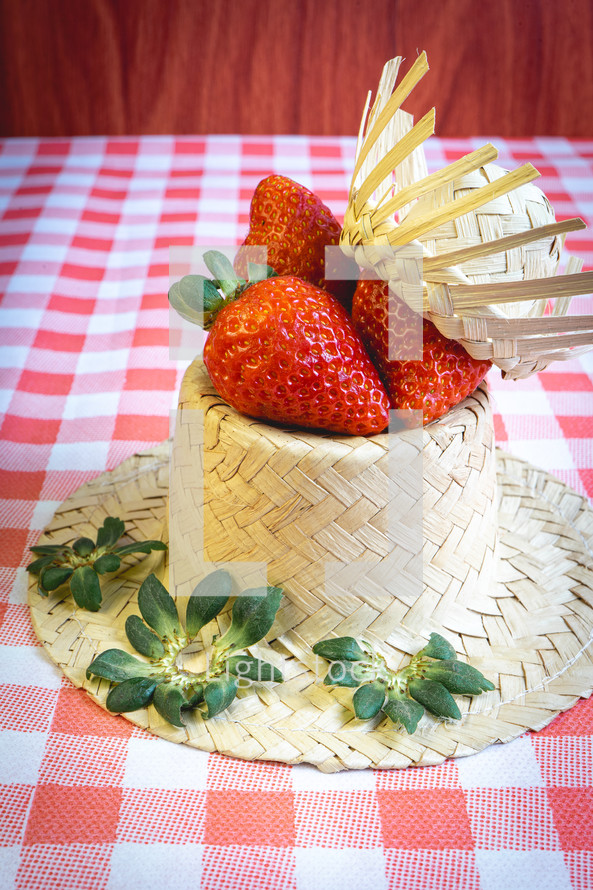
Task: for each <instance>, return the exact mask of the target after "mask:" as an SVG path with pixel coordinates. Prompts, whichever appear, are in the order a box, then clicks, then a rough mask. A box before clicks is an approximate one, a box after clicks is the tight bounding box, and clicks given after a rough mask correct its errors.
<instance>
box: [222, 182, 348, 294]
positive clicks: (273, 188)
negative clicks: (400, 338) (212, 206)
mask: <svg viewBox="0 0 593 890" xmlns="http://www.w3.org/2000/svg"><path fill="white" fill-rule="evenodd" d="M340 231H341V226H340V224H339V222H338V221H337V219H336V218H335V217H334V215H333V214H332V212H331V210H329V208H328V207H326V206H325V204H323V203H322V201H321V200H320V199H319V198H318V197H317V195H315V194H313V192H310V191H309V189H307V188H305V187H304V186H303V185H299V184H298V183H297V182H294V181H293V180H292V179H289V178H288V177H287V176H279V175H273V176H268V177H266V179H262V181H261V182H260V183H259V185H258V186H257V188H256V189H255V192H254V193H253V198H252V199H251V210H250V214H249V232H248V234H247V237H246V238H245V241H244V242H243V245H242V246H249V245H261V246H266V247H267V248H268V257H267V262H268V265H270V266H271V267H272V268H273V269H274V271H275V272H276V274H277V275H296V276H297V277H298V278H302V279H303V281H309V282H311V284H315V285H316V286H317V287H321V288H323V289H324V290H327V291H329V292H330V293H332V294H333V295H334V296H335V297H337V299H338V300H340V302H341V303H343V305H345V306H346V308H349V307H350V305H351V303H352V294H353V293H354V288H355V286H356V279H357V278H358V266H357V265H356V264H355V263H354V261H353V260H351V259H348V258H347V257H345V256H344V255H343V254H342V253H341V252H338V251H337V250H336V251H332V277H331V278H330V279H326V278H325V247H326V246H334V247H335V246H337V245H338V244H339V243H340ZM334 254H335V256H333V255H334ZM235 269H236V271H237V274H239V275H240V276H241V277H242V278H245V277H246V275H245V272H246V263H245V260H244V258H242V254H241V250H240V249H239V253H238V255H237V261H236V262H235ZM337 274H340V276H341V279H340V280H336V275H337Z"/></svg>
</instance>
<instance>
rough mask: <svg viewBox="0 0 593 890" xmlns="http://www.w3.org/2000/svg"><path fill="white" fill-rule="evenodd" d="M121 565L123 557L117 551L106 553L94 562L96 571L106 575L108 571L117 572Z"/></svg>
mask: <svg viewBox="0 0 593 890" xmlns="http://www.w3.org/2000/svg"><path fill="white" fill-rule="evenodd" d="M120 565H121V559H120V558H119V556H116V555H115V553H104V554H103V556H100V557H99V558H98V559H96V560H95V561H94V563H93V566H94V569H95V571H96V572H98V573H99V574H100V575H104V574H105V573H106V572H117V570H118V569H119V567H120Z"/></svg>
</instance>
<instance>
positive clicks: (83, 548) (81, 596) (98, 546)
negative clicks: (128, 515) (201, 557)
mask: <svg viewBox="0 0 593 890" xmlns="http://www.w3.org/2000/svg"><path fill="white" fill-rule="evenodd" d="M124 532H125V523H124V522H123V521H122V520H121V519H118V518H117V517H115V516H107V517H106V518H105V520H104V522H103V525H102V526H101V528H100V529H99V530H98V532H97V539H96V541H93V540H92V539H91V538H77V539H76V540H75V541H74V542H73V543H72V544H41V545H38V546H36V547H31V548H30V549H31V552H32V553H33V554H34V555H35V557H36V559H34V560H33V562H31V563H29V565H28V566H27V571H28V572H29V573H30V574H32V575H36V576H37V577H38V579H39V580H38V583H37V590H38V593H39V594H40V595H41V596H48V594H49V593H51V592H53V591H54V590H57V589H58V588H59V587H62V585H63V584H66V583H67V582H68V585H69V588H70V593H71V594H72V596H73V598H74V602H75V603H76V605H77V606H79V608H81V609H87V610H88V611H90V612H97V611H98V610H99V609H100V607H101V602H102V593H101V584H100V580H99V576H100V575H105V574H110V573H112V572H117V571H118V570H119V569H120V567H121V562H122V559H123V558H124V557H125V556H129V555H130V554H132V553H150V552H151V551H152V550H166V549H167V545H166V544H164V543H163V542H162V541H138V542H135V541H134V542H132V543H131V544H123V545H119V546H118V542H119V539H120V538H121V537H122V535H123V534H124Z"/></svg>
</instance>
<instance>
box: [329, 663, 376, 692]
mask: <svg viewBox="0 0 593 890" xmlns="http://www.w3.org/2000/svg"><path fill="white" fill-rule="evenodd" d="M368 679H370V677H369V674H368V672H366V671H364V669H362V668H361V667H360V666H359V663H358V662H356V661H334V662H332V663H331V664H330V666H329V671H328V672H327V675H326V677H325V680H324V681H323V684H324V686H347V687H349V688H351V689H353V688H354V687H355V686H360V684H361V683H362V682H363V681H364V680H368Z"/></svg>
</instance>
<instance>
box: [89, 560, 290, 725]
mask: <svg viewBox="0 0 593 890" xmlns="http://www.w3.org/2000/svg"><path fill="white" fill-rule="evenodd" d="M231 589H232V579H231V576H230V575H229V573H228V572H226V571H225V570H224V569H218V570H216V571H214V572H212V573H211V574H209V575H207V576H206V577H205V578H203V579H202V580H201V581H200V582H199V584H198V585H197V586H196V587H195V589H194V590H193V592H192V594H191V596H190V598H189V600H188V604H187V611H186V615H185V628H184V627H183V626H182V624H181V621H180V619H179V615H178V612H177V606H176V605H175V601H174V600H173V598H172V596H171V595H170V594H169V592H168V591H167V589H166V587H165V586H164V585H163V584H161V582H160V581H159V580H158V578H157V577H156V575H149V576H148V577H147V578H146V579H145V580H144V581H143V583H142V585H141V586H140V589H139V591H138V607H139V609H140V612H141V615H142V618H141V617H140V616H139V615H130V616H129V617H128V618H127V620H126V624H125V631H126V636H127V637H128V640H129V641H130V643H131V644H132V646H133V647H134V649H135V650H136V651H137V652H139V653H140V655H143V656H144V657H145V659H147V660H146V661H144V660H141V659H139V658H136V656H134V655H132V654H130V653H128V652H126V651H124V650H123V649H107V650H106V651H105V652H102V653H101V654H100V655H97V657H96V658H95V659H93V661H92V662H91V664H90V665H89V666H88V668H87V672H86V674H87V678H90V677H91V676H96V677H103V678H104V679H106V680H110V681H111V682H112V683H116V684H117V685H116V686H114V687H113V688H112V689H111V690H110V692H109V693H108V695H107V701H106V705H107V708H108V710H110V711H114V712H118V713H122V712H129V711H136V710H138V709H139V708H144V707H147V706H148V705H149V704H151V703H152V704H153V705H154V707H155V708H156V710H157V711H158V713H159V714H160V715H161V717H163V718H164V719H165V720H167V721H168V722H169V723H171V724H172V725H173V726H179V727H183V726H184V725H185V723H184V720H183V712H184V711H187V710H190V709H192V708H199V709H200V711H201V712H202V715H203V717H204V718H206V719H209V718H210V717H214V716H216V714H219V713H220V712H221V711H224V710H225V709H226V708H228V706H229V705H230V704H231V702H232V701H233V699H234V698H235V696H236V694H237V690H238V689H239V685H240V682H241V680H242V679H244V680H248V681H250V682H251V681H260V682H266V681H274V682H276V683H281V682H282V680H283V677H282V673H281V672H280V671H279V670H278V668H276V667H274V665H272V664H268V662H265V661H261V660H260V659H259V658H255V657H254V656H252V655H249V654H245V653H243V654H241V650H243V649H246V648H248V647H249V646H253V645H254V644H255V643H257V642H259V641H260V640H262V639H263V638H264V637H265V635H266V634H267V633H268V631H269V630H270V628H271V627H272V625H273V623H274V619H275V617H276V612H277V611H278V607H279V605H280V600H281V599H282V591H281V590H280V588H278V587H258V588H251V589H249V590H246V591H244V592H243V593H242V594H241V596H238V597H237V598H236V599H235V601H234V603H233V607H232V610H231V624H230V627H229V628H228V630H227V631H226V632H225V633H224V634H223V635H222V636H219V637H215V638H214V641H213V643H212V647H211V649H210V651H209V652H208V653H207V654H208V665H207V668H206V669H205V670H204V671H201V672H199V673H196V672H193V671H189V670H187V669H185V668H183V667H181V666H180V665H179V664H178V660H179V656H180V654H181V652H182V651H183V650H184V649H185V648H186V647H187V646H189V645H190V644H191V643H192V642H193V640H194V638H195V637H196V636H197V635H198V633H199V632H200V631H201V629H202V628H203V627H205V626H206V625H207V624H209V623H210V622H211V621H213V620H214V619H215V618H216V616H217V615H218V614H219V613H220V612H221V611H222V609H223V608H224V607H225V605H226V604H227V602H228V600H229V598H230V596H231Z"/></svg>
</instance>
